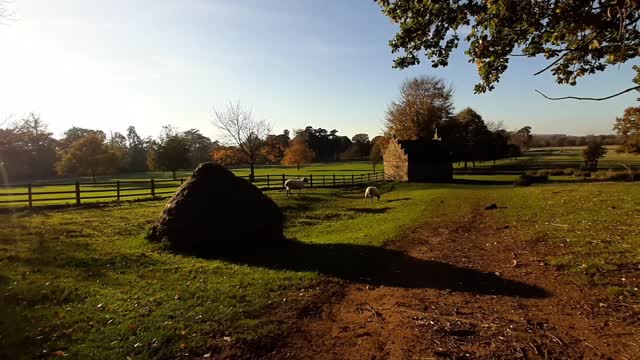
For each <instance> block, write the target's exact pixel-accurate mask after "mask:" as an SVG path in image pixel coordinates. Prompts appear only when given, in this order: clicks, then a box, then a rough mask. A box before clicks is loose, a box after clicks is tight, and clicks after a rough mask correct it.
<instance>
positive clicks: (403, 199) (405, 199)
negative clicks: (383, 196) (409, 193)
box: [385, 198, 413, 203]
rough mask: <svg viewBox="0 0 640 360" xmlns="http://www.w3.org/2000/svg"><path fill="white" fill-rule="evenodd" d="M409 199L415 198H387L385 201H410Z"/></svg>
mask: <svg viewBox="0 0 640 360" xmlns="http://www.w3.org/2000/svg"><path fill="white" fill-rule="evenodd" d="M409 200H413V199H412V198H400V199H389V200H385V202H387V203H393V202H397V201H409Z"/></svg>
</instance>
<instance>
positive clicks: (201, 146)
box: [0, 113, 218, 182]
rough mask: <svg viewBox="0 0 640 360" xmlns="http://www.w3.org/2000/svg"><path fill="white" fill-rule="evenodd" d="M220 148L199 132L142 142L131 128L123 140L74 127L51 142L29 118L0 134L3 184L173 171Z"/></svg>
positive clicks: (167, 129) (168, 132)
mask: <svg viewBox="0 0 640 360" xmlns="http://www.w3.org/2000/svg"><path fill="white" fill-rule="evenodd" d="M216 146H218V144H217V142H213V141H211V139H209V138H208V137H206V136H204V135H202V134H201V133H200V131H199V130H198V129H189V130H187V131H178V130H177V129H176V128H174V127H172V126H164V127H163V128H162V132H161V135H160V136H159V137H158V138H152V137H145V138H143V137H141V136H140V135H139V134H138V132H137V131H136V128H135V127H134V126H129V127H128V128H127V131H126V133H125V134H123V133H120V132H114V133H111V134H109V135H107V134H106V133H105V132H104V131H102V130H94V129H85V128H81V127H72V128H70V129H68V130H67V131H65V132H64V136H63V137H62V138H60V139H55V138H54V137H53V133H52V132H51V131H49V129H48V126H47V124H46V123H45V122H44V121H42V120H41V119H40V116H38V115H36V114H34V113H31V114H29V115H28V116H27V117H25V118H24V119H22V120H20V121H17V122H14V123H12V124H10V125H9V126H8V127H7V128H5V129H0V171H1V172H2V175H3V181H4V182H9V181H16V180H34V179H44V178H49V177H52V176H56V175H67V176H91V177H92V178H93V180H94V181H95V177H96V176H98V175H104V174H110V173H133V172H144V171H161V170H162V171H173V172H174V177H175V171H176V170H178V169H183V168H189V167H193V166H195V165H197V164H199V163H201V162H204V161H209V160H210V153H211V151H212V150H213V149H214V148H215V147H216Z"/></svg>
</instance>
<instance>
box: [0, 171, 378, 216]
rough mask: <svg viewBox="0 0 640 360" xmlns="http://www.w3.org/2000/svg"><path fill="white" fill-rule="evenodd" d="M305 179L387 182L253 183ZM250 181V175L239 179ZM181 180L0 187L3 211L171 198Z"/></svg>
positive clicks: (278, 186) (266, 187)
mask: <svg viewBox="0 0 640 360" xmlns="http://www.w3.org/2000/svg"><path fill="white" fill-rule="evenodd" d="M303 176H304V177H306V178H307V179H308V180H309V183H308V184H307V186H308V187H309V188H332V187H352V186H362V185H368V184H373V183H376V182H380V181H383V180H384V174H383V173H382V172H370V173H361V174H320V175H319V174H315V175H314V174H309V175H306V176H305V175H295V176H292V175H287V174H281V175H256V176H255V177H254V181H253V184H254V185H255V186H257V187H258V188H259V189H261V190H263V191H271V190H282V189H283V188H284V182H285V181H286V180H287V179H292V178H301V177H303ZM239 177H241V178H244V179H246V180H249V176H248V175H244V176H239ZM184 181H185V179H184V178H182V179H176V180H173V179H149V180H119V181H109V182H96V183H81V182H78V181H76V182H74V183H31V184H6V185H2V187H0V208H4V207H15V206H25V207H34V206H41V205H61V204H75V205H81V204H86V203H92V202H105V201H121V200H133V199H157V198H163V197H168V196H170V195H172V194H173V193H174V192H175V191H176V189H177V188H178V186H180V185H181V184H182V183H183V182H184Z"/></svg>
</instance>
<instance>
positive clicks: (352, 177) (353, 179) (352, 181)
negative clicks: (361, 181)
mask: <svg viewBox="0 0 640 360" xmlns="http://www.w3.org/2000/svg"><path fill="white" fill-rule="evenodd" d="M355 184H356V182H355V177H354V176H353V174H351V186H355Z"/></svg>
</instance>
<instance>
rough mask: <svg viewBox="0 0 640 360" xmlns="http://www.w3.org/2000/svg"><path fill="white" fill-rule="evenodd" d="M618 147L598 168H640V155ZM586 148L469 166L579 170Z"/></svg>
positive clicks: (535, 152) (552, 150) (545, 150)
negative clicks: (618, 150) (624, 166)
mask: <svg viewBox="0 0 640 360" xmlns="http://www.w3.org/2000/svg"><path fill="white" fill-rule="evenodd" d="M616 148H617V147H616V146H607V149H608V152H607V153H606V155H605V156H604V157H603V158H602V159H600V161H599V162H598V168H599V169H601V170H607V169H623V167H622V166H621V165H620V163H623V164H625V165H629V166H632V167H634V168H636V169H637V168H640V155H635V154H625V153H617V152H616V151H615V149H616ZM583 149H584V147H560V148H551V147H550V148H535V149H531V150H529V151H526V152H525V153H524V155H523V156H522V157H518V158H515V159H501V160H497V161H496V163H495V165H494V163H493V162H492V161H486V162H482V163H476V167H475V169H473V168H471V163H469V164H468V170H479V171H482V170H491V171H507V172H508V171H511V172H521V171H525V170H535V169H558V168H560V169H564V168H574V169H579V168H580V167H581V166H582V165H583V164H584V160H583V158H582V151H583ZM463 165H464V164H463V163H458V164H455V167H456V168H457V169H461V168H462V167H463Z"/></svg>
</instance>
